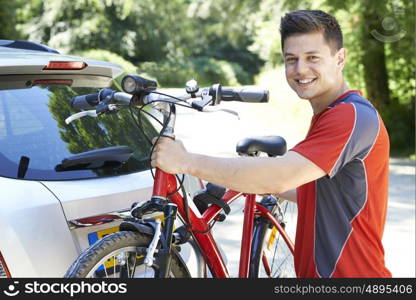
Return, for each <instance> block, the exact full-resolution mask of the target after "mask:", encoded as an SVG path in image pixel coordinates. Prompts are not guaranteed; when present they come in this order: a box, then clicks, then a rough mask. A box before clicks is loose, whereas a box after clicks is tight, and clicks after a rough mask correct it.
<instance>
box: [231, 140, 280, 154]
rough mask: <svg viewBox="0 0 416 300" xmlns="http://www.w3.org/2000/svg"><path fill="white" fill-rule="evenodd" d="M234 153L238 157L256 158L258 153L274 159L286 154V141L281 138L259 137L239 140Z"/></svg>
mask: <svg viewBox="0 0 416 300" xmlns="http://www.w3.org/2000/svg"><path fill="white" fill-rule="evenodd" d="M236 151H237V153H238V154H239V155H249V156H257V154H258V152H264V153H267V155H268V156H271V157H274V156H278V155H283V154H285V153H286V141H285V139H284V138H282V137H281V136H277V135H276V136H260V137H250V138H245V139H242V140H240V141H239V142H238V143H237V147H236Z"/></svg>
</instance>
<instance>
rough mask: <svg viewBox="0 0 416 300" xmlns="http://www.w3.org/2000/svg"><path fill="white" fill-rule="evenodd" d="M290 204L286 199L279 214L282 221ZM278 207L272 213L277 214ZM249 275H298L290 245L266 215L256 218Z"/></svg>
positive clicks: (283, 276) (278, 276)
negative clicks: (271, 224) (273, 235)
mask: <svg viewBox="0 0 416 300" xmlns="http://www.w3.org/2000/svg"><path fill="white" fill-rule="evenodd" d="M289 205H291V204H290V203H289V202H288V201H285V203H284V207H283V208H282V209H281V210H282V211H281V213H280V215H279V218H280V219H278V220H280V222H282V221H283V219H284V217H285V215H286V213H287V208H288V206H289ZM277 209H278V207H277V206H275V208H274V209H273V211H272V212H271V213H272V214H273V215H275V213H276V210H277ZM272 234H276V236H275V237H274V238H273V237H272V236H271V235H272ZM272 240H273V241H272ZM271 241H272V242H271ZM270 242H271V243H270ZM263 254H264V255H265V259H266V260H267V264H268V266H269V269H270V270H269V271H268V270H267V267H266V264H265V262H264V261H263V259H264V258H263ZM249 277H254V278H261V277H268V278H285V277H288V278H290V277H296V273H295V268H294V257H293V254H292V252H291V251H290V249H289V246H288V245H287V244H286V242H285V240H284V239H283V238H282V237H281V235H280V234H279V232H278V231H277V229H276V228H275V227H271V226H270V221H267V219H266V218H265V217H259V218H257V219H256V220H255V224H254V229H253V243H252V254H251V260H250V272H249Z"/></svg>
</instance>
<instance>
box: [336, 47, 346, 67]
mask: <svg viewBox="0 0 416 300" xmlns="http://www.w3.org/2000/svg"><path fill="white" fill-rule="evenodd" d="M335 55H336V57H337V65H338V66H339V67H340V68H341V70H343V69H344V65H345V60H346V58H347V50H346V49H345V48H341V49H339V50H338V52H337V53H336V54H335Z"/></svg>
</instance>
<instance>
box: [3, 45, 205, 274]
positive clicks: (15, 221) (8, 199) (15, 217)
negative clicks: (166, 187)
mask: <svg viewBox="0 0 416 300" xmlns="http://www.w3.org/2000/svg"><path fill="white" fill-rule="evenodd" d="M122 73H123V70H122V69H121V67H119V66H118V65H115V64H111V63H107V62H103V61H96V60H90V59H84V58H81V57H75V56H66V55H61V54H59V53H58V52H57V51H55V50H53V49H50V48H48V47H46V46H43V45H40V44H36V43H32V42H27V41H7V40H0V228H1V229H2V237H1V239H0V278H1V277H62V276H63V275H64V274H65V272H66V270H67V269H68V267H69V266H70V265H71V263H72V262H73V261H74V259H75V258H76V257H77V256H78V254H79V253H80V252H81V250H83V249H85V248H86V247H87V246H88V245H90V244H91V243H93V242H94V241H95V240H97V239H99V238H101V237H102V236H104V235H105V234H108V233H111V232H113V231H115V230H117V228H118V224H119V223H120V222H121V218H122V217H123V216H124V215H126V214H125V212H126V211H128V209H129V208H130V206H131V204H132V203H133V202H137V201H145V200H148V199H149V197H150V195H151V188H152V184H153V179H152V177H151V173H150V172H149V161H148V158H149V152H150V147H149V143H148V142H147V140H146V139H145V138H144V136H143V135H142V133H141V132H140V131H139V130H137V127H136V126H135V124H134V121H133V120H132V117H131V115H130V113H129V111H128V110H125V111H123V112H120V113H118V114H116V115H111V114H110V115H104V116H100V117H99V118H92V117H87V118H82V119H79V120H77V121H75V122H72V123H71V124H70V125H66V124H65V122H64V120H65V119H66V118H67V117H68V116H70V115H72V114H73V113H75V111H74V110H73V109H72V108H71V106H70V100H71V99H72V98H73V97H74V96H77V95H79V94H88V93H91V94H92V93H97V91H98V89H101V88H105V87H111V88H112V89H118V88H117V84H116V82H115V80H114V79H115V78H116V77H117V76H120V75H121V74H122ZM143 122H144V123H143V124H144V130H145V131H146V133H147V135H148V136H149V137H150V138H152V137H153V136H155V135H156V134H157V131H156V129H155V127H154V126H153V125H152V123H151V122H150V121H149V120H147V119H145V120H143ZM120 146H128V147H129V148H130V149H132V150H133V151H134V152H133V154H132V155H131V156H130V158H129V159H128V161H127V162H125V163H123V164H120V163H117V162H110V163H108V162H107V161H100V160H99V159H98V158H97V160H96V161H94V160H92V161H88V162H87V163H85V162H84V163H78V164H65V161H64V160H65V159H68V158H71V157H73V156H74V155H76V154H79V153H83V152H86V151H91V150H98V149H110V148H109V147H120ZM185 187H186V189H187V191H188V192H190V193H193V192H195V191H197V190H198V189H200V188H201V182H200V181H199V180H197V179H195V178H193V177H186V180H185Z"/></svg>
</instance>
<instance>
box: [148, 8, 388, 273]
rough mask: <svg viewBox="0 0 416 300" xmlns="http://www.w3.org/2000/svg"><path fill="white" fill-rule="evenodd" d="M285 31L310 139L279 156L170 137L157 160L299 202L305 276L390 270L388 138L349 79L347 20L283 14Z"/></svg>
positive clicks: (299, 254)
mask: <svg viewBox="0 0 416 300" xmlns="http://www.w3.org/2000/svg"><path fill="white" fill-rule="evenodd" d="M280 32H281V39H282V49H283V55H284V61H285V69H286V78H287V82H288V83H289V85H290V87H291V88H292V89H293V90H294V91H295V92H296V93H297V94H298V96H299V97H300V98H302V99H306V100H308V101H309V102H310V104H311V106H312V109H313V113H314V115H313V117H312V120H311V125H310V129H309V132H308V134H307V136H306V138H305V139H304V140H303V141H302V142H300V143H299V144H297V145H296V146H295V147H294V148H293V149H291V150H290V151H288V152H287V153H286V154H285V155H284V156H282V157H280V158H268V157H264V158H249V157H239V158H217V157H210V156H205V155H200V154H194V153H189V152H187V151H186V149H185V148H184V147H183V145H182V143H181V142H180V141H173V140H170V139H168V138H163V139H161V140H160V141H159V142H158V144H157V145H156V147H155V151H154V153H153V156H152V166H154V167H159V168H161V169H162V170H164V171H166V172H169V173H185V174H191V175H193V176H196V177H199V178H202V179H204V180H206V181H209V182H212V183H214V184H218V185H222V186H225V187H227V188H230V189H234V190H237V191H242V192H246V193H256V194H267V193H272V194H277V195H279V196H280V197H282V198H286V199H288V200H292V201H295V202H297V204H298V223H297V232H296V242H295V269H296V274H297V276H298V277H390V276H391V273H390V272H389V271H388V270H387V269H386V267H385V264H384V249H383V246H382V243H381V238H382V234H383V230H384V224H385V219H386V207H387V186H388V160H389V138H388V135H387V131H386V129H385V127H384V125H383V122H382V120H381V118H380V116H379V114H378V113H377V111H376V110H375V108H374V107H373V106H372V105H371V103H370V102H369V101H368V100H366V99H364V98H363V97H362V94H361V92H360V91H355V90H349V88H348V86H347V84H346V82H345V80H344V77H343V74H342V71H343V68H344V65H345V61H346V51H345V49H344V48H343V40H342V32H341V29H340V27H339V24H338V22H337V21H336V20H335V19H334V18H333V17H332V16H330V15H328V14H326V13H324V12H322V11H318V10H315V11H314V10H301V11H294V12H291V13H288V14H286V15H285V16H284V17H283V18H282V20H281V25H280Z"/></svg>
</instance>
